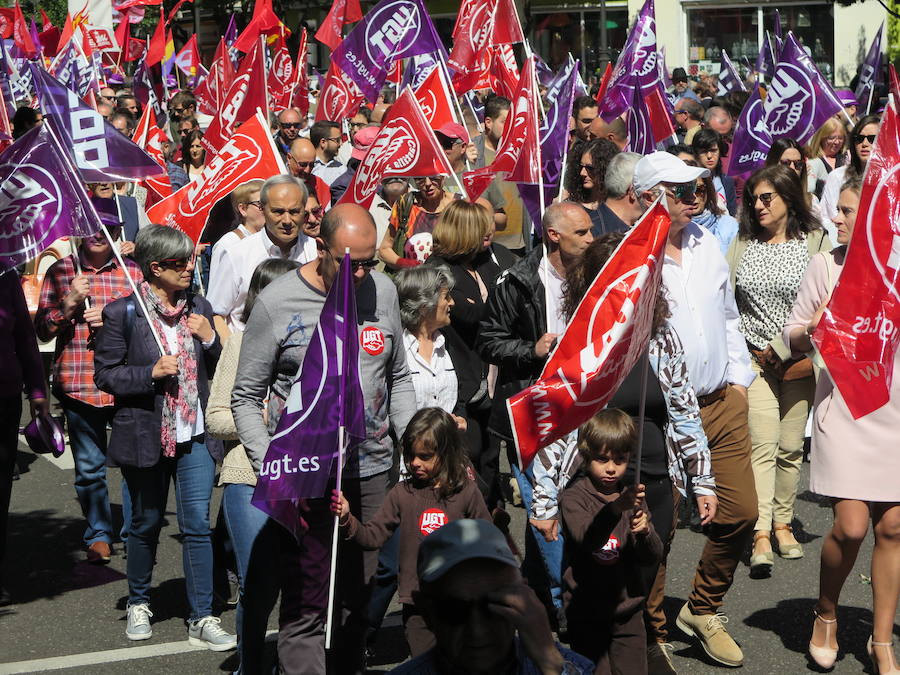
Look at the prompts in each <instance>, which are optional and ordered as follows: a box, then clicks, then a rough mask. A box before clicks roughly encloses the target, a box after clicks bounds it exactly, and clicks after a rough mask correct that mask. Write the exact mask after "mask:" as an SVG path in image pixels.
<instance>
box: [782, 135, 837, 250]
mask: <svg viewBox="0 0 900 675" xmlns="http://www.w3.org/2000/svg"><path fill="white" fill-rule="evenodd" d="M776 164H782V165H784V166H786V167H787V168H789V169H791V170H792V171H793V172H794V173H795V174H797V178H798V180H799V181H800V187H801V189H802V190H803V191H804V193H805V195H806V204H807V206H809V208H810V211H812V214H813V216H814V217H815V218H816V219H817V220H821V212H820V207H819V200H818V199H817V198H816V196H815V194H814V190H815V183H814V182H813V179H812V177H811V176H810V175H809V171H808V168H807V165H808V161H807V156H806V149H805V148H804V147H803V146H802V145H800V144H799V143H798V142H797V141H795V140H794V139H793V138H779V139H777V140H775V141H774V142H773V143H772V147H771V148H770V149H769V154H768V155H767V156H766V166H775V165H776ZM828 234H829V236H833V235H834V234H835V233H833V232H831V231H829V232H828Z"/></svg>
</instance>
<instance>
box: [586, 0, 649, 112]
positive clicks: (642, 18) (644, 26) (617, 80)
mask: <svg viewBox="0 0 900 675" xmlns="http://www.w3.org/2000/svg"><path fill="white" fill-rule="evenodd" d="M655 14H656V12H655V8H654V5H653V0H645V2H644V6H643V7H641V12H640V14H638V18H637V21H635V22H634V26H632V28H631V32H630V33H628V38H627V39H626V40H625V46H624V47H623V48H622V53H621V54H619V58H618V60H617V61H616V66H615V68H614V69H613V73H612V77H611V78H610V82H609V85H608V86H607V88H606V94H605V95H604V97H603V100H602V101H600V117H602V118H603V119H604V120H606V121H607V122H612V121H613V120H614V119H615V118H616V117H619V116H621V115H622V114H623V113H624V112H625V111H626V110H628V109H629V108H630V107H631V101H632V99H633V98H634V95H633V93H632V90H633V89H634V86H635V84H637V85H638V86H640V89H641V93H642V94H643V95H644V96H646V95H647V94H649V93H650V92H651V91H652V90H653V89H654V88H655V87H656V86H658V85H659V83H660V81H661V80H660V73H659V66H658V64H657V61H658V60H659V52H658V51H656V19H655Z"/></svg>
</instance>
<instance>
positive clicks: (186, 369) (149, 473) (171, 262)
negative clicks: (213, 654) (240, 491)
mask: <svg viewBox="0 0 900 675" xmlns="http://www.w3.org/2000/svg"><path fill="white" fill-rule="evenodd" d="M134 257H135V259H136V260H137V261H138V264H139V265H140V267H141V270H142V271H143V273H144V280H143V281H142V282H141V283H140V284H139V285H138V289H137V295H138V297H137V298H136V297H135V294H132V295H129V296H127V297H124V298H119V299H118V300H115V301H113V302H111V303H110V304H108V305H107V306H106V307H104V308H103V329H102V330H101V331H100V332H99V334H98V336H97V344H96V350H95V352H94V382H95V383H96V385H97V386H98V387H99V388H100V389H102V390H103V391H106V392H108V393H110V394H112V395H113V396H114V397H115V413H114V416H113V421H112V433H111V435H110V438H109V444H108V446H107V456H108V458H109V459H110V460H111V461H112V462H114V464H115V466H119V467H121V469H122V476H123V477H124V479H125V483H126V484H127V485H128V492H129V495H130V500H131V511H132V514H131V523H130V525H129V528H128V568H127V570H126V574H127V577H128V604H127V622H126V626H125V636H126V637H127V638H128V639H129V640H146V639H148V638H150V637H151V636H152V635H153V630H152V628H151V627H150V617H152V616H153V613H152V612H151V611H150V606H149V603H150V586H151V581H152V576H153V567H154V564H155V562H156V547H157V545H158V543H159V533H160V530H161V529H162V522H163V518H164V516H165V510H166V499H167V496H168V492H169V482H170V481H172V480H174V481H175V485H176V491H175V504H176V510H177V515H178V527H179V530H180V531H181V535H182V549H183V565H184V576H185V582H186V583H185V585H186V587H187V599H188V604H189V606H190V616H189V617H188V640H189V641H190V643H191V644H192V645H196V646H201V647H206V648H208V649H211V650H213V651H225V650H228V649H234V648H235V647H236V646H237V640H236V639H235V636H234V635H230V634H229V633H227V632H225V631H224V630H223V629H222V627H221V625H220V623H219V619H218V617H216V616H213V613H212V611H213V609H212V601H213V555H212V530H211V529H210V526H209V501H210V498H211V497H212V489H213V480H214V478H215V473H216V462H217V461H221V459H222V442H221V441H218V440H215V439H213V438H208V437H207V432H206V424H205V420H204V411H205V409H206V403H207V400H208V398H209V379H210V378H211V377H212V375H213V373H214V372H215V368H216V363H217V361H218V360H219V354H220V353H221V351H222V344H221V342H220V341H219V338H218V336H217V335H216V332H215V331H214V330H213V328H212V307H211V306H210V304H209V302H207V301H206V299H205V298H202V297H199V296H194V295H192V294H191V293H190V286H191V279H192V277H193V272H194V243H193V242H192V241H191V240H190V239H189V238H188V236H187V235H185V234H184V233H183V232H180V231H179V230H175V229H173V228H171V227H165V226H163V225H148V226H147V227H145V228H143V229H142V230H141V231H140V232H139V233H138V236H137V240H136V242H135V248H134ZM151 326H152V327H153V329H154V331H153V332H155V335H156V336H158V337H159V339H160V340H161V342H162V346H163V348H164V353H163V354H162V355H160V353H159V350H158V348H157V346H156V344H157V343H156V340H155V336H154V335H153V334H151Z"/></svg>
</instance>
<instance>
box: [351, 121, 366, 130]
mask: <svg viewBox="0 0 900 675" xmlns="http://www.w3.org/2000/svg"><path fill="white" fill-rule="evenodd" d="M366 124H367V122H350V128H351V129H362V128H363V127H364V126H366Z"/></svg>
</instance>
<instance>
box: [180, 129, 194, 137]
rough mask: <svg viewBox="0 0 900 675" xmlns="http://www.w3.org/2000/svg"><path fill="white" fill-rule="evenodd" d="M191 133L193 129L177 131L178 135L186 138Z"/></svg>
mask: <svg viewBox="0 0 900 675" xmlns="http://www.w3.org/2000/svg"><path fill="white" fill-rule="evenodd" d="M192 131H193V129H179V130H178V133H179V134H181V135H182V136H187V135H188V134H189V133H191V132H192Z"/></svg>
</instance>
